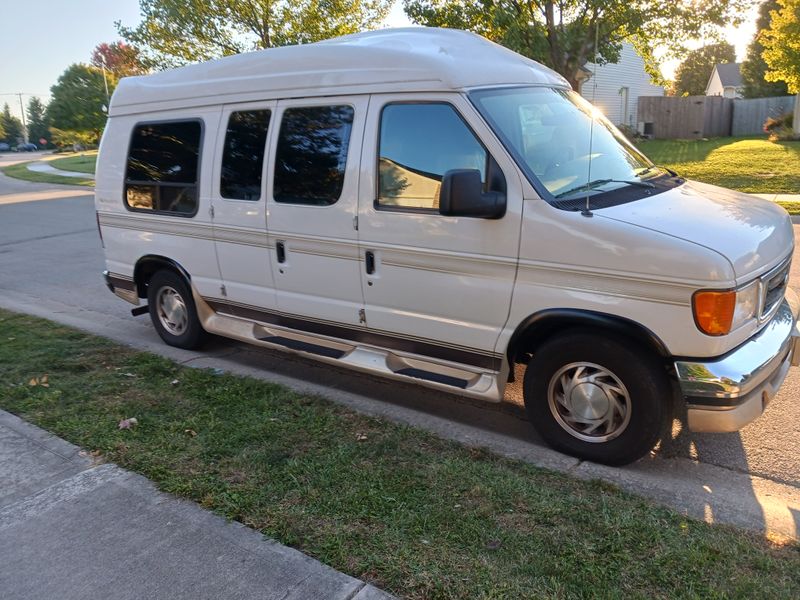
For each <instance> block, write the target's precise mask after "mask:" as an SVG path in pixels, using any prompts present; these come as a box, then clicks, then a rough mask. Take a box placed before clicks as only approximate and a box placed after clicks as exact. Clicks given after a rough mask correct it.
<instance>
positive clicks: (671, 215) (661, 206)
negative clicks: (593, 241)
mask: <svg viewBox="0 0 800 600" xmlns="http://www.w3.org/2000/svg"><path fill="white" fill-rule="evenodd" d="M595 215H596V216H598V217H605V218H608V219H613V220H615V221H621V222H623V223H629V224H631V225H636V226H638V227H643V228H646V229H651V230H653V231H658V232H660V233H664V234H666V235H670V236H673V237H676V238H679V239H682V240H685V241H688V242H693V243H695V244H698V245H700V246H704V247H706V248H709V249H711V250H714V251H716V252H718V253H719V254H721V255H722V256H724V257H725V258H727V259H728V261H730V263H731V266H732V267H733V271H734V274H735V277H736V280H737V282H738V283H740V284H741V283H744V282H745V281H746V280H748V279H751V278H753V277H756V276H757V275H759V274H761V273H762V272H764V271H766V270H768V269H769V268H771V267H773V266H774V265H775V264H776V263H778V262H780V261H781V260H782V259H784V258H785V257H786V256H787V255H788V254H790V253H791V252H792V248H793V247H794V230H793V228H792V222H791V219H790V217H789V215H788V214H787V213H786V211H785V210H783V208H781V207H780V206H779V205H777V204H775V203H774V202H770V201H768V200H761V199H760V198H756V197H755V196H750V195H749V194H743V193H741V192H734V191H732V190H728V189H725V188H721V187H717V186H714V185H708V184H705V183H698V182H695V181H688V182H686V183H684V184H682V185H680V186H678V187H676V188H673V189H671V190H667V191H666V192H662V193H660V194H656V195H654V196H649V197H645V198H643V199H641V200H637V201H635V202H629V203H626V204H621V205H619V206H614V207H611V208H604V209H600V210H598V211H596V212H595Z"/></svg>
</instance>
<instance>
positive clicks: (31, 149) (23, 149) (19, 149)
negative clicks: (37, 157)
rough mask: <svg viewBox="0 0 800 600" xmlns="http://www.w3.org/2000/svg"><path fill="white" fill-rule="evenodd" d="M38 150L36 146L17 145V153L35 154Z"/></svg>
mask: <svg viewBox="0 0 800 600" xmlns="http://www.w3.org/2000/svg"><path fill="white" fill-rule="evenodd" d="M38 149H39V148H37V147H36V144H19V145H18V146H17V152H36V151H37V150H38Z"/></svg>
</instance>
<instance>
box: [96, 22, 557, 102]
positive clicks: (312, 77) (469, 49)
mask: <svg viewBox="0 0 800 600" xmlns="http://www.w3.org/2000/svg"><path fill="white" fill-rule="evenodd" d="M513 84H517V85H519V84H526V85H548V86H558V87H569V84H568V83H567V81H566V80H565V79H564V78H563V77H561V76H560V75H558V74H557V73H555V72H554V71H552V70H550V69H548V68H547V67H544V66H542V65H541V64H539V63H537V62H535V61H533V60H530V59H528V58H525V57H523V56H521V55H519V54H517V53H515V52H512V51H511V50H508V49H506V48H503V47H502V46H499V45H497V44H494V43H492V42H490V41H489V40H487V39H485V38H483V37H480V36H478V35H475V34H473V33H468V32H465V31H459V30H455V29H438V28H428V27H407V28H398V29H383V30H379V31H370V32H365V33H357V34H354V35H347V36H343V37H339V38H335V39H332V40H326V41H323V42H317V43H314V44H305V45H300V46H286V47H282V48H271V49H269V50H260V51H257V52H248V53H246V54H237V55H234V56H228V57H225V58H221V59H218V60H211V61H208V62H204V63H199V64H194V65H189V66H186V67H181V68H179V69H173V70H170V71H164V72H161V73H155V74H153V75H146V76H142V77H126V78H124V79H122V80H121V81H120V83H119V86H118V87H117V89H116V91H115V92H114V96H113V98H112V99H111V106H110V110H109V114H110V115H111V116H115V115H121V114H134V113H139V112H144V111H148V112H149V111H153V110H169V109H172V108H182V107H188V106H204V105H211V104H222V103H229V102H246V101H249V100H267V99H273V98H287V97H302V96H331V95H338V94H342V95H344V94H354V93H379V92H398V91H403V92H408V91H453V90H463V89H467V88H474V87H483V86H496V85H513Z"/></svg>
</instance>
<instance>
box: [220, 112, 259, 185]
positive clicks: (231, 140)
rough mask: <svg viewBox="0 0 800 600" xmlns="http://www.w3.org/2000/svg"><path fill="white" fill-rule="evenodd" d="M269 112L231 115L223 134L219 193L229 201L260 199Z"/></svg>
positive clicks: (235, 113) (233, 113)
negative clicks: (223, 143) (223, 145)
mask: <svg viewBox="0 0 800 600" xmlns="http://www.w3.org/2000/svg"><path fill="white" fill-rule="evenodd" d="M269 118H270V111H268V110H247V111H237V112H232V113H231V115H230V117H228V129H227V130H226V132H225V147H224V149H223V151H222V175H221V176H220V181H219V191H220V195H222V197H223V198H229V199H231V200H258V199H259V198H261V173H262V172H263V167H264V145H265V143H266V141H267V129H268V128H269Z"/></svg>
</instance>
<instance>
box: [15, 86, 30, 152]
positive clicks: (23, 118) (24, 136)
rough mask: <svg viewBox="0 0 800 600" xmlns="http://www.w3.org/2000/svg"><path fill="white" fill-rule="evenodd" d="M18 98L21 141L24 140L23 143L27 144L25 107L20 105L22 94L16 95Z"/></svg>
mask: <svg viewBox="0 0 800 600" xmlns="http://www.w3.org/2000/svg"><path fill="white" fill-rule="evenodd" d="M17 96H19V111H20V112H21V113H22V139H23V140H25V143H26V144H27V143H28V125H27V124H26V123H25V107H24V106H23V105H22V94H17Z"/></svg>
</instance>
